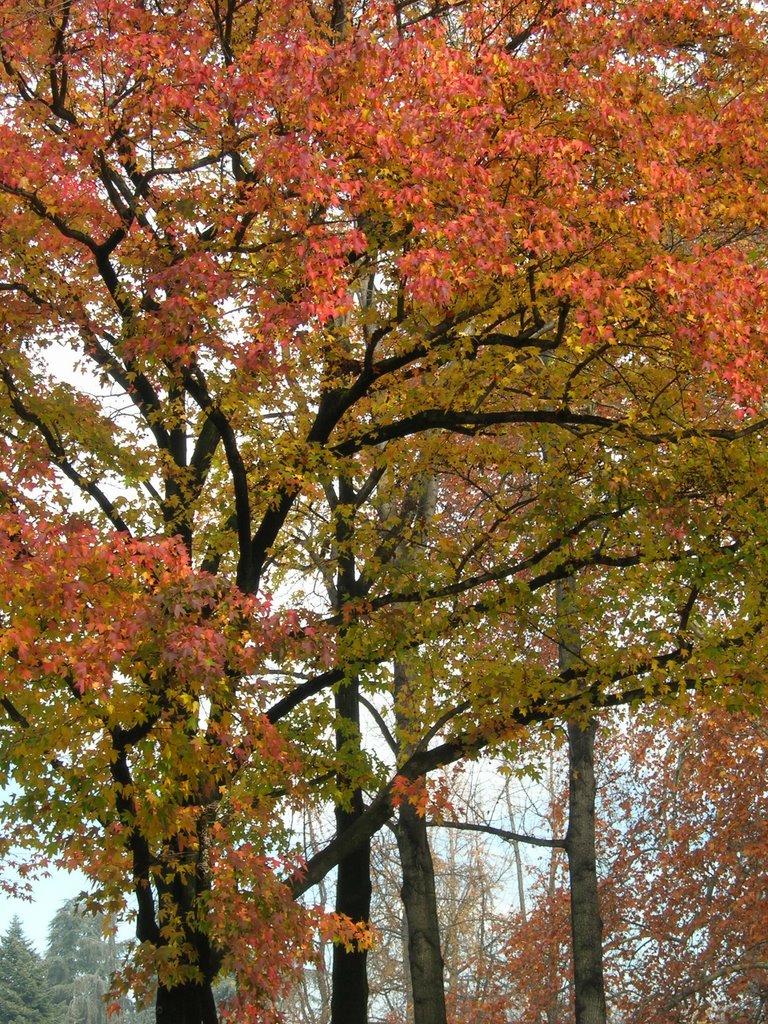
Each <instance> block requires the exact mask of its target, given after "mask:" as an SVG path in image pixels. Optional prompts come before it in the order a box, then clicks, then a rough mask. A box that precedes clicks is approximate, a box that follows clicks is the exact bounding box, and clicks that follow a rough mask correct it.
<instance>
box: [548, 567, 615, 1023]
mask: <svg viewBox="0 0 768 1024" xmlns="http://www.w3.org/2000/svg"><path fill="white" fill-rule="evenodd" d="M573 588H574V583H573V579H572V578H569V579H565V580H559V581H558V583H557V597H556V600H557V620H558V640H559V644H558V661H559V664H560V668H561V669H568V668H571V667H572V666H573V665H574V664H575V663H576V662H577V661H578V660H579V659H580V657H581V642H580V637H579V630H578V625H577V621H578V620H577V613H576V609H575V607H574V593H573ZM596 729H597V725H596V722H595V720H594V719H592V720H590V721H589V722H588V723H587V725H586V726H583V725H582V724H581V723H579V722H569V723H568V830H567V832H566V834H565V852H566V854H567V856H568V877H569V881H570V890H571V945H572V951H573V989H574V998H575V1003H576V1024H605V1021H606V1010H605V979H604V977H603V922H602V919H601V917H600V897H599V894H598V890H597V854H596V841H595V794H596V790H597V786H596V783H595V764H594V747H595V732H596Z"/></svg>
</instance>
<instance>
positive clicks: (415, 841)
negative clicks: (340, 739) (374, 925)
mask: <svg viewBox="0 0 768 1024" xmlns="http://www.w3.org/2000/svg"><path fill="white" fill-rule="evenodd" d="M397 846H398V849H399V851H400V864H401V867H402V875H403V886H402V889H401V895H402V898H403V906H404V907H405V917H406V925H407V929H408V961H409V965H410V977H411V990H412V993H413V1021H414V1024H446V1013H445V982H444V978H443V956H442V952H441V949H440V922H439V920H438V916H437V898H436V895H435V872H434V867H433V864H432V852H431V850H430V848H429V842H428V839H427V823H426V820H425V819H424V818H423V817H422V816H421V815H420V814H419V813H418V811H417V810H416V808H415V807H413V806H412V805H411V804H409V803H407V802H405V803H403V805H402V806H401V808H400V815H399V820H398V825H397Z"/></svg>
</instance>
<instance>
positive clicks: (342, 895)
mask: <svg viewBox="0 0 768 1024" xmlns="http://www.w3.org/2000/svg"><path fill="white" fill-rule="evenodd" d="M338 487H339V502H338V505H339V508H345V507H346V508H347V509H353V508H354V507H355V500H356V499H355V491H354V487H353V486H352V482H351V481H350V480H349V479H348V478H346V477H343V476H342V477H340V478H339V481H338ZM335 533H336V543H337V545H338V564H339V569H338V574H337V578H336V586H335V589H336V600H335V604H336V607H337V608H341V607H343V605H344V602H345V601H347V600H349V599H350V598H353V597H355V596H356V594H357V592H358V581H357V576H356V571H355V558H354V554H352V553H351V552H350V551H349V549H348V544H349V539H350V536H351V534H352V526H351V517H350V518H349V519H347V518H345V516H343V515H339V516H338V518H337V521H336V527H335ZM341 636H342V637H343V630H342V633H341ZM340 638H341V637H340ZM335 705H336V715H337V725H336V751H337V754H339V769H338V774H337V779H338V787H339V792H340V794H341V799H342V800H343V801H344V803H342V804H340V805H339V806H337V807H336V811H335V814H336V833H337V835H342V834H343V833H344V832H346V830H347V829H348V828H350V827H351V826H352V825H353V824H354V823H355V821H357V819H358V818H359V817H360V816H361V815H362V814H363V812H364V809H365V808H364V801H363V793H362V790H361V789H360V787H359V786H358V785H356V783H355V780H354V777H351V778H350V777H349V776H348V775H347V774H346V773H345V770H344V764H345V763H346V764H349V763H352V764H354V763H355V761H356V760H359V758H360V756H361V740H360V681H359V679H358V678H357V677H355V676H351V677H350V678H349V679H348V681H347V682H346V683H345V684H344V685H343V686H341V687H339V690H338V691H337V693H336V697H335ZM353 774H354V772H353ZM371 890H372V886H371V845H370V840H368V841H366V842H365V843H363V844H362V845H361V846H359V847H358V848H357V849H355V850H354V851H353V852H352V853H350V854H349V855H348V856H347V857H345V858H344V859H343V860H342V861H340V863H339V866H338V868H337V873H336V907H335V909H336V913H337V914H343V915H345V916H346V917H348V918H349V919H350V920H351V921H353V922H354V923H355V924H359V923H364V924H366V925H367V924H368V923H369V921H370V916H371ZM331 1024H368V951H367V950H366V949H357V948H355V949H351V950H347V949H346V948H345V947H344V946H343V945H339V944H337V945H334V947H333V964H332V968H331Z"/></svg>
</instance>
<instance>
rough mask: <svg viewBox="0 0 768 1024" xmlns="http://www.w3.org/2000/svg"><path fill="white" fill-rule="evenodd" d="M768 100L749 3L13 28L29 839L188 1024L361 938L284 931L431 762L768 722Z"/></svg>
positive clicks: (1, 451) (286, 10)
mask: <svg viewBox="0 0 768 1024" xmlns="http://www.w3.org/2000/svg"><path fill="white" fill-rule="evenodd" d="M767 72H768V47H767V46H766V14H765V11H764V10H763V9H762V8H761V6H760V5H758V4H750V3H742V2H738V0H713V2H711V3H707V4H704V3H701V2H699V0H627V2H621V3H619V2H613V0H606V2H605V3H602V2H598V3H594V2H590V3H583V2H581V0H567V2H565V3H560V2H558V3H547V2H543V3H542V2H540V0H535V2H528V0H520V2H519V3H515V4H508V3H505V2H497V0H482V2H479V3H471V4H464V3H456V4H450V3H448V4H439V3H435V4H433V3H430V2H421V0H414V2H409V0H404V2H398V3H395V4H390V3H379V2H360V3H358V4H353V3H345V0H334V2H333V3H325V2H313V0H289V2H282V3H273V2H271V0H264V2H259V3H257V2H249V0H245V2H239V3H238V2H235V0H225V2H219V0H214V2H212V3H202V2H196V0H192V2H184V3H174V2H168V3H166V2H164V0H146V2H145V0H63V2H62V0H56V2H53V0H40V2H38V0H25V2H24V3H22V4H19V3H18V0H13V2H11V0H1V2H0V102H1V103H2V106H1V110H2V112H1V113H0V292H2V298H3V317H2V324H1V325H0V327H1V328H2V332H3V334H2V343H1V344H0V548H1V549H2V558H1V559H0V574H2V586H0V623H1V624H2V647H1V648H0V679H1V680H2V684H1V695H0V705H2V710H3V718H2V720H1V721H0V752H1V753H2V757H0V765H2V766H3V767H2V776H1V777H0V781H1V782H3V783H5V782H7V781H8V780H9V779H12V780H13V783H14V786H15V787H16V788H15V790H14V791H15V792H16V793H17V794H18V795H16V796H14V797H13V799H12V800H9V801H8V802H7V803H6V804H4V805H3V807H2V808H1V809H0V813H2V815H3V818H4V838H3V839H2V841H1V842H2V844H4V847H5V848H7V849H10V848H11V846H12V845H20V846H26V847H29V848H30V849H33V850H37V851H38V852H39V854H40V855H41V856H43V857H53V858H57V859H58V860H60V861H61V862H63V863H65V864H68V865H75V864H76V865H78V866H79V867H82V868H83V870H85V871H86V873H87V874H88V875H89V876H90V878H91V879H92V880H93V882H94V886H95V892H94V905H96V906H99V907H101V908H103V909H106V910H115V909H117V908H118V907H120V906H122V904H123V901H124V900H125V899H126V898H127V897H129V896H130V897H132V898H133V899H134V901H135V906H136V908H137V919H138V925H137V935H138V939H139V941H140V946H139V947H138V950H137V959H136V964H137V968H136V970H137V972H138V973H137V974H136V975H135V976H134V977H133V979H132V983H133V984H134V985H136V986H138V987H140V985H141V983H142V979H144V981H146V982H147V983H148V984H153V983H156V984H157V986H158V996H157V998H158V1013H159V1014H161V1013H166V1014H169V1013H171V1012H172V1013H174V1014H176V1016H175V1017H174V1019H175V1020H178V1021H180V1022H181V1021H183V1022H184V1024H186V1022H187V1021H189V1022H190V1024H199V1022H201V1021H205V1022H210V1021H215V1020H216V1011H215V1007H214V1005H213V996H212V994H211V983H212V981H213V979H214V978H215V977H216V975H217V974H218V972H219V971H220V970H221V969H228V970H232V971H234V972H235V973H236V974H237V976H238V982H239V990H240V992H241V995H242V996H243V998H247V999H250V1000H251V1003H252V1006H253V1007H257V1009H252V1011H251V1012H253V1013H256V1012H260V1013H263V1014H265V1015H268V1014H269V1013H270V1012H271V1009H272V1007H273V1005H274V1000H275V998H276V996H277V993H279V991H280V986H281V984H282V980H283V979H282V978H281V972H283V971H285V972H288V973H289V972H290V965H291V964H297V965H299V964H301V963H302V962H303V961H304V959H305V958H306V955H307V947H308V943H309V938H308V936H309V935H310V934H311V930H312V929H313V928H315V927H319V928H320V929H321V931H323V933H324V934H329V933H330V932H335V934H336V936H337V938H340V939H341V941H342V944H343V943H344V942H346V943H348V944H350V945H354V944H355V943H356V942H360V943H362V944H363V945H364V944H365V943H366V942H367V941H369V936H368V934H367V932H366V929H365V928H364V927H363V928H362V929H360V928H357V929H356V928H355V922H357V921H359V920H363V921H364V917H365V915H364V914H363V915H362V917H358V916H356V914H355V913H352V912H351V911H347V910H345V909H344V906H345V905H346V904H344V901H343V900H342V901H341V903H338V904H337V909H338V910H339V916H337V917H336V918H333V917H332V918H331V919H330V920H327V919H325V918H324V916H323V915H318V914H316V913H314V912H311V911H306V910H305V909H302V907H301V906H300V905H298V904H297V903H296V902H295V897H296V896H297V895H299V894H301V893H302V892H303V891H306V890H307V889H309V888H310V887H311V886H312V885H313V884H316V883H317V882H318V881H319V880H320V879H322V878H323V877H324V876H325V875H326V874H327V872H328V871H329V870H331V869H332V868H333V867H335V866H337V865H338V864H339V863H340V862H344V861H345V858H347V857H350V856H352V855H353V853H354V851H355V850H359V849H361V848H362V847H363V846H364V844H365V843H366V842H367V841H368V840H369V839H370V837H371V836H372V835H373V834H374V833H375V832H376V831H377V830H378V829H379V828H381V826H382V825H383V824H384V822H385V821H387V820H388V818H389V817H391V816H392V814H393V813H394V810H395V807H396V805H397V804H398V803H399V802H402V801H403V800H404V799H405V800H406V801H408V800H411V801H412V802H414V803H418V802H419V800H420V799H421V797H420V795H419V794H420V791H419V786H420V785H421V784H420V782H419V780H421V779H422V778H423V777H424V776H425V774H426V773H428V772H429V771H431V770H433V769H434V768H437V767H440V766H442V765H446V764H449V763H452V762H454V761H457V760H460V759H462V758H464V757H467V756H475V755H477V754H478V753H479V752H480V751H482V750H483V749H485V748H486V747H489V746H491V747H493V746H498V745H500V744H508V745H510V747H509V749H510V750H511V752H512V753H511V755H510V756H514V752H515V750H517V749H519V745H520V744H522V743H523V742H524V729H525V727H526V726H528V725H530V724H532V723H535V722H539V721H546V720H552V719H564V718H569V719H571V720H574V719H579V718H580V717H581V718H582V719H586V718H588V717H589V716H590V715H591V714H593V713H596V712H598V711H599V710H600V709H602V708H605V707H610V706H614V705H618V704H625V703H635V702H641V701H644V700H646V699H650V698H664V699H667V700H669V701H674V700H675V698H676V695H678V694H679V693H680V692H681V691H685V690H687V689H689V688H693V687H697V686H703V687H707V688H708V689H709V690H710V691H712V692H713V693H715V694H717V693H720V694H722V695H723V697H724V699H726V698H727V700H728V701H729V702H731V703H734V702H735V703H745V704H748V703H749V702H750V700H751V699H753V697H754V695H755V694H758V693H759V691H760V689H761V687H762V686H763V675H764V673H763V669H762V663H763V658H764V653H763V650H764V644H765V607H766V601H765V592H766V581H767V580H768V574H767V573H766V558H768V545H766V543H765V541H766V529H767V527H768V519H767V517H766V514H765V498H764V495H765V490H766V488H765V479H766V470H767V468H768V467H767V465H766V461H767V457H766V447H765V444H764V432H765V428H766V423H767V422H768V421H766V419H765V417H764V402H763V391H764V387H765V377H766V366H767V365H768V364H767V363H766V351H765V348H766V338H767V337H768V333H767V332H766V326H767V324H766V314H767V313H768V305H767V302H766V299H767V298H768V290H767V288H766V285H767V284H768V277H767V273H768V271H767V269H766V261H765V229H766V203H767V199H766V197H767V196H768V192H767V191H766V161H765V153H766V151H767V150H768V146H767V145H766V144H767V143H768V138H767V135H768V131H767V128H768V122H767V119H766V103H767V102H768V100H767V95H766V90H765V87H764V82H765V80H766V76H767ZM574 578H578V586H576V587H574V590H573V602H572V608H571V615H572V616H573V617H574V618H577V619H578V622H579V624H580V625H579V651H578V657H576V658H572V659H570V661H569V662H568V664H567V665H565V666H564V665H562V664H560V665H558V664H555V663H554V662H553V659H552V658H551V656H550V655H551V652H552V644H553V642H556V637H557V632H558V623H557V621H556V620H557V614H556V602H555V598H554V593H555V588H556V586H557V585H558V583H559V582H562V581H565V580H570V579H574ZM396 665H401V666H406V668H407V672H406V673H405V675H404V676H402V677H401V682H402V685H400V684H399V683H398V682H397V680H396V679H395V676H396V675H397V672H396V671H395V670H394V669H393V666H396ZM366 715H368V716H372V718H373V720H374V721H376V722H378V723H379V724H380V725H382V726H383V727H384V733H385V735H387V736H389V737H390V738H393V736H394V739H395V741H396V742H395V743H394V744H393V746H394V749H395V750H396V751H397V754H396V756H393V757H390V756H389V752H388V751H387V750H386V749H382V746H381V744H379V745H376V744H373V745H372V744H370V743H368V742H367V740H366V736H365V730H364V729H362V728H361V720H363V719H365V717H366ZM516 745H517V746H516ZM5 766H9V767H8V768H6V767H5ZM321 805H322V806H328V805H331V806H334V807H335V808H336V824H337V832H336V835H335V836H333V837H331V838H329V839H328V841H327V842H325V841H323V842H320V843H318V844H317V845H315V846H312V845H310V846H307V847H304V846H303V845H302V838H301V836H300V835H299V834H298V832H295V831H293V830H292V829H291V827H290V825H291V818H290V812H291V811H298V810H300V809H302V808H304V807H306V806H321ZM350 906H351V904H350ZM349 918H351V919H352V920H351V921H350V920H349ZM329 930H330V931H329Z"/></svg>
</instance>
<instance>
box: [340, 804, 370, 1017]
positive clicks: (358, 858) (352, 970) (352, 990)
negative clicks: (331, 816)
mask: <svg viewBox="0 0 768 1024" xmlns="http://www.w3.org/2000/svg"><path fill="white" fill-rule="evenodd" d="M362 813H363V799H362V794H361V793H360V791H359V790H357V791H356V792H355V794H354V798H353V806H352V810H351V811H348V810H343V809H341V808H339V809H337V811H336V827H337V830H338V832H339V834H341V833H342V832H344V831H346V829H348V828H349V827H350V825H352V823H353V822H354V821H355V820H356V819H357V817H359V815H360V814H362ZM370 865H371V847H370V843H369V842H366V843H363V844H362V845H361V846H360V847H359V848H358V849H357V850H355V851H354V852H353V853H351V854H350V855H349V856H348V857H345V858H344V860H342V861H341V862H340V863H339V867H338V874H337V877H336V913H337V914H345V915H346V916H347V917H349V918H351V920H352V921H354V922H356V923H357V922H361V921H362V922H365V923H366V924H367V923H368V921H369V920H370V914H371V870H370ZM331 979H332V980H331V1024H368V951H367V950H365V949H353V950H347V949H345V948H344V946H342V945H335V946H334V947H333V967H332V972H331Z"/></svg>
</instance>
